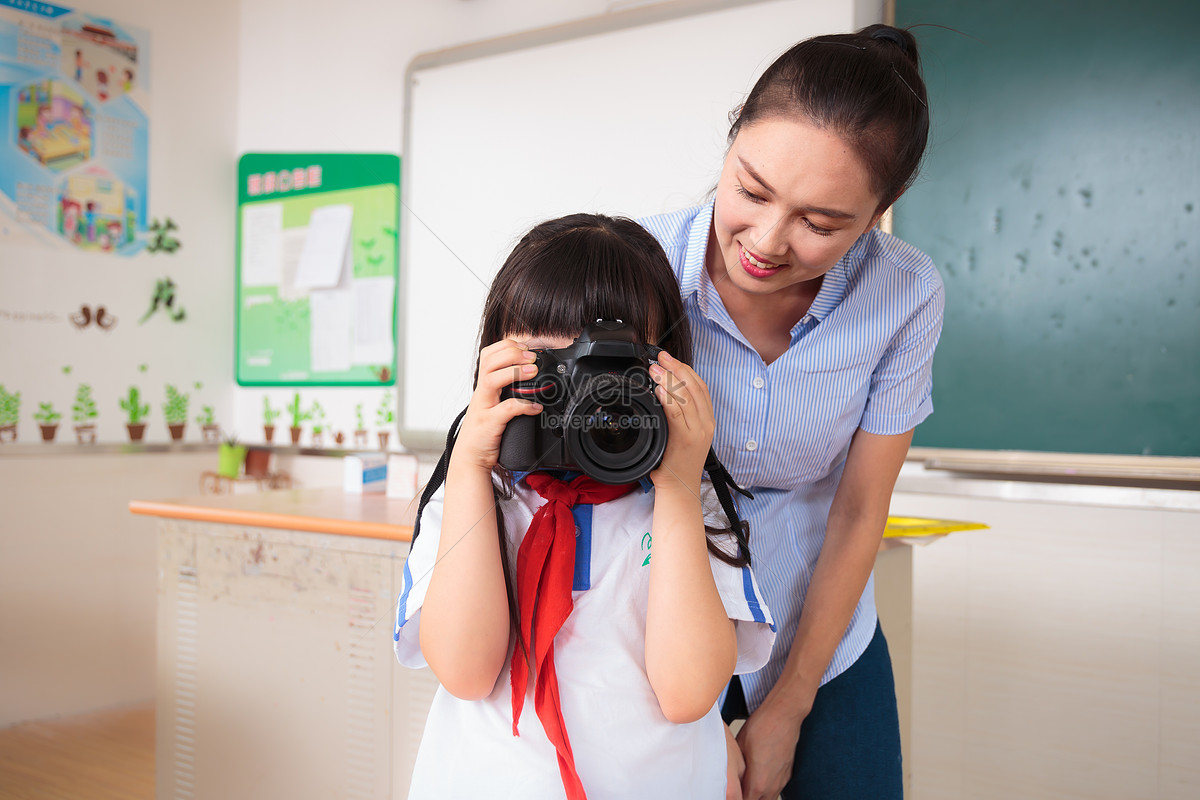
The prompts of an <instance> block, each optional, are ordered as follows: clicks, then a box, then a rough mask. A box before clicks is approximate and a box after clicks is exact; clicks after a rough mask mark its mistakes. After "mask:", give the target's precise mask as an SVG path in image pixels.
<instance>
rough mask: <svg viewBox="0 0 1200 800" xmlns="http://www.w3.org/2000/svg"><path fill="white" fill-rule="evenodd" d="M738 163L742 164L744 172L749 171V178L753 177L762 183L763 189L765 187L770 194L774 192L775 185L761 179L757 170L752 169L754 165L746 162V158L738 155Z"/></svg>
mask: <svg viewBox="0 0 1200 800" xmlns="http://www.w3.org/2000/svg"><path fill="white" fill-rule="evenodd" d="M738 163H740V164H741V165H742V169H744V170H746V172H748V173H750V177H751V178H754V180H756V181H758V182H759V183H760V184H762V187H763V188H764V189H766V190H767V191H768V192H770V193H771V194H775V187H774V186H772V185H771V184H769V183H767V182H766V180H764V179H763V176H762V175H759V174H758V172H757V171H756V170H755V169H754V167H752V166H750V165H749V164H748V163H746V159H744V158H742V157H741V156H738Z"/></svg>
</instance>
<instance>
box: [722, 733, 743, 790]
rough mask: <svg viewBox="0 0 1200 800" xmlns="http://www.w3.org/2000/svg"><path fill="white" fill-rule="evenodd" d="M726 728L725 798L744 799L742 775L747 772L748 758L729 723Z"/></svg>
mask: <svg viewBox="0 0 1200 800" xmlns="http://www.w3.org/2000/svg"><path fill="white" fill-rule="evenodd" d="M721 727H723V728H725V757H726V761H725V764H726V766H725V800H742V776H743V775H745V774H746V759H744V758H742V749H741V748H740V747H738V743H737V739H734V738H733V731H731V730H730V729H729V726H728V725H722V726H721Z"/></svg>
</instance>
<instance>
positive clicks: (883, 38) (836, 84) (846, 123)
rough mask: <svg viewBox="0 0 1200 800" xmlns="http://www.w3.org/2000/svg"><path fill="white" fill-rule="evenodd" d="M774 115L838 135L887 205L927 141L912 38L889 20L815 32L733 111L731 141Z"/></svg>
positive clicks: (911, 174) (925, 105)
mask: <svg viewBox="0 0 1200 800" xmlns="http://www.w3.org/2000/svg"><path fill="white" fill-rule="evenodd" d="M772 117H785V118H789V117H790V118H796V117H799V118H802V119H805V120H807V121H809V122H811V123H812V124H813V125H816V126H817V127H818V128H821V129H823V130H828V131H830V132H832V133H836V134H837V135H839V136H841V137H842V138H843V139H845V140H846V142H847V143H848V144H849V145H850V146H851V147H852V148H853V149H854V151H855V153H857V155H858V157H859V158H861V159H862V162H863V164H865V165H866V167H867V171H868V172H869V174H870V176H871V180H872V183H873V187H872V188H873V189H874V190H875V191H876V193H877V194H878V195H879V197H880V202H879V206H878V209H877V210H878V211H882V210H883V209H885V208H887V207H888V206H890V205H891V204H892V203H894V202H895V201H896V198H898V197H899V196H900V195H901V194H903V193H904V190H905V189H907V188H908V187H909V186H911V185H912V182H913V181H914V180H915V179H916V175H917V169H918V167H919V166H920V164H921V158H922V156H923V155H924V154H925V143H926V141H927V139H928V138H929V100H928V98H927V96H926V93H925V81H924V80H923V79H922V78H921V63H920V57H919V56H918V54H917V40H916V39H915V38H914V37H913V35H912V34H911V33H909V32H908V31H906V30H902V29H900V28H893V27H892V26H890V25H869V26H867V27H866V28H863V29H862V30H860V31H859V32H858V33H847V34H837V35H830V36H815V37H813V38H811V39H806V40H804V41H803V42H800V43H799V44H797V45H795V46H793V47H792V48H791V49H790V50H788V51H787V52H786V53H784V54H783V55H781V56H780V57H779V58H777V59H776V60H775V62H774V63H773V64H771V66H769V67H767V70H766V72H764V73H763V74H762V77H760V78H759V79H758V82H757V83H756V84H754V88H753V89H752V90H751V91H750V95H749V96H748V97H747V98H746V102H745V103H744V104H743V105H742V107H741V108H740V109H738V110H736V111H735V112H734V113H733V114H732V115H731V120H730V121H731V126H730V128H729V143H730V144H733V140H734V139H735V138H737V135H738V132H739V131H740V130H741V129H742V128H743V127H749V126H751V125H754V124H755V123H756V122H759V121H761V120H764V119H770V118H772Z"/></svg>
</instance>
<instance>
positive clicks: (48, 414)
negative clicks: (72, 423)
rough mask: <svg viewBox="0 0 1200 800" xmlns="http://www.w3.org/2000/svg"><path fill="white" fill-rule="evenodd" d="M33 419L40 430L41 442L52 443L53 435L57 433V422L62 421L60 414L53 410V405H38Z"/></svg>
mask: <svg viewBox="0 0 1200 800" xmlns="http://www.w3.org/2000/svg"><path fill="white" fill-rule="evenodd" d="M33 418H34V419H36V420H37V423H38V427H39V428H41V429H42V441H43V442H53V441H54V434H55V433H56V432H57V431H58V421H59V420H60V419H62V414H60V413H58V412H57V411H55V410H54V404H53V403H38V410H37V413H36V414H34V415H33Z"/></svg>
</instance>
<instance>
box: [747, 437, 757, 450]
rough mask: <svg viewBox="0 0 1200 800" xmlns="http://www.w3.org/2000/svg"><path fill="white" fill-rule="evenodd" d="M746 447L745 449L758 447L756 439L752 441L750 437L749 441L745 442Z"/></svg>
mask: <svg viewBox="0 0 1200 800" xmlns="http://www.w3.org/2000/svg"><path fill="white" fill-rule="evenodd" d="M746 449H747V450H757V449H758V442H756V441H754V440H753V439H751V440H750V441H748V442H746Z"/></svg>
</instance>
